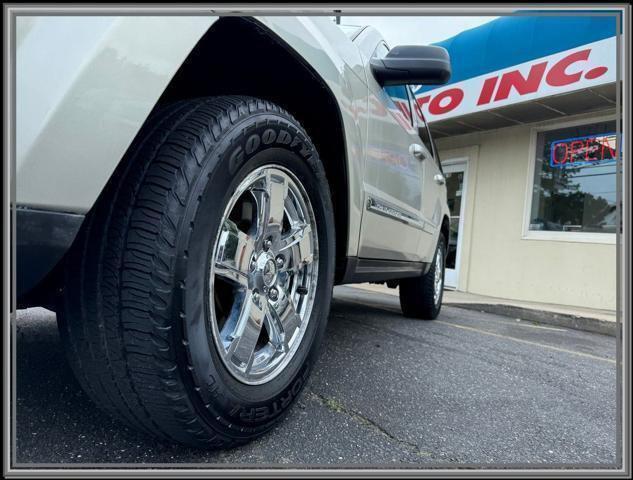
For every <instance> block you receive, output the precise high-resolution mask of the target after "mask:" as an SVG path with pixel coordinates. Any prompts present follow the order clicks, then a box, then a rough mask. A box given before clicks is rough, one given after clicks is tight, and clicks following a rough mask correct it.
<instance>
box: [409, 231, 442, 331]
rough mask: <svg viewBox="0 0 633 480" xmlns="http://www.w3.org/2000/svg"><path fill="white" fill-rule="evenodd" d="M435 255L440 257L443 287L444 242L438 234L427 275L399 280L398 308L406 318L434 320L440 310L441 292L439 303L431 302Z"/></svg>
mask: <svg viewBox="0 0 633 480" xmlns="http://www.w3.org/2000/svg"><path fill="white" fill-rule="evenodd" d="M437 255H442V286H444V264H445V261H446V240H445V239H444V235H443V234H440V237H439V239H438V242H437V247H436V249H435V255H434V256H433V262H432V264H431V268H430V269H429V271H428V272H427V273H425V274H424V275H421V276H419V277H412V278H404V279H402V280H400V307H401V308H402V313H404V315H405V316H406V317H411V318H419V319H422V320H435V319H436V318H437V316H438V315H439V314H440V310H441V309H442V299H443V297H444V292H443V290H442V291H441V292H440V297H439V301H438V302H437V303H436V302H434V301H433V292H434V288H435V285H434V279H435V268H436V267H435V260H436V258H437Z"/></svg>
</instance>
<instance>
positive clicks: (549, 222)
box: [530, 121, 618, 233]
mask: <svg viewBox="0 0 633 480" xmlns="http://www.w3.org/2000/svg"><path fill="white" fill-rule="evenodd" d="M615 131H616V125H615V121H609V122H600V123H594V124H590V125H581V126H576V127H568V128H561V129H557V130H549V131H546V132H540V133H538V135H537V139H536V163H535V168H534V192H533V196H532V210H531V215H530V230H532V231H533V230H545V231H555V232H591V233H597V232H599V233H615V231H616V227H617V224H618V222H617V218H616V144H615V142H616V135H615Z"/></svg>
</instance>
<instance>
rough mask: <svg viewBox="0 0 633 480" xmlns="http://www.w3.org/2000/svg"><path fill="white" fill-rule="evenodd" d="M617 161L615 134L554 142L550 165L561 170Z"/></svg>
mask: <svg viewBox="0 0 633 480" xmlns="http://www.w3.org/2000/svg"><path fill="white" fill-rule="evenodd" d="M615 159H616V153H615V133H604V134H600V135H589V136H587V137H575V138H566V139H564V140H555V141H553V142H552V146H551V154H550V162H549V163H550V166H552V167H556V168H561V167H569V166H578V165H590V164H595V163H598V162H600V163H602V162H606V161H614V160H615Z"/></svg>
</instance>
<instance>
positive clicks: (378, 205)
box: [367, 197, 434, 233]
mask: <svg viewBox="0 0 633 480" xmlns="http://www.w3.org/2000/svg"><path fill="white" fill-rule="evenodd" d="M367 210H368V211H370V212H373V213H376V214H378V215H382V216H383V217H387V218H391V219H393V220H397V221H399V222H402V223H405V224H407V225H409V226H411V227H413V228H417V229H418V230H423V231H425V232H427V233H433V231H434V230H433V225H432V224H431V222H427V221H425V220H424V219H422V218H420V217H417V218H416V217H414V216H413V215H411V214H410V213H409V212H404V211H402V210H400V209H399V208H398V207H395V206H393V205H389V204H387V203H385V202H379V201H378V200H376V199H375V198H373V197H369V198H368V199H367Z"/></svg>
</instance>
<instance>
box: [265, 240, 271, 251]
mask: <svg viewBox="0 0 633 480" xmlns="http://www.w3.org/2000/svg"><path fill="white" fill-rule="evenodd" d="M272 246H273V241H272V240H271V239H270V238H267V239H266V240H264V250H270V247H272Z"/></svg>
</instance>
